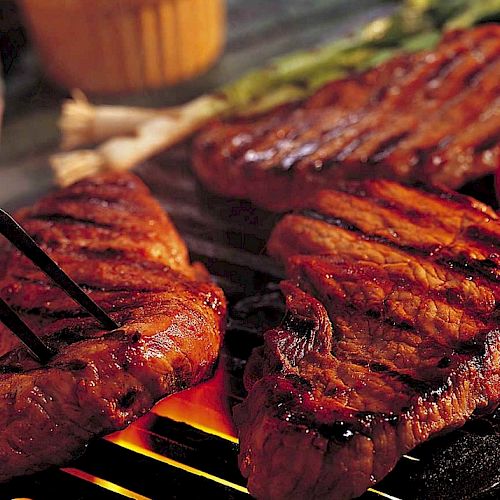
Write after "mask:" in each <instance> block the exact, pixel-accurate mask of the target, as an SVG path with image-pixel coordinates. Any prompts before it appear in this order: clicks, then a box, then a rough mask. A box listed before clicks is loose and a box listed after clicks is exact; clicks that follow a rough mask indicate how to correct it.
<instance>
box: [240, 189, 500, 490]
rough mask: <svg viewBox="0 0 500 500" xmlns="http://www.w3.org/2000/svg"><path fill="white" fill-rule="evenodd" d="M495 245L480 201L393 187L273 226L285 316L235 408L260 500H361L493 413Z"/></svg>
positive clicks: (498, 226)
mask: <svg viewBox="0 0 500 500" xmlns="http://www.w3.org/2000/svg"><path fill="white" fill-rule="evenodd" d="M499 245H500V222H499V220H498V217H497V216H496V214H495V213H494V212H493V211H492V210H491V209H489V208H488V207H486V206H485V205H483V204H481V203H479V202H476V201H475V200H472V199H470V198H467V197H464V196H461V195H457V194H455V193H452V192H446V191H441V190H438V189H434V188H432V189H431V188H427V189H426V190H419V189H416V188H413V187H408V186H403V185H401V184H398V183H396V182H393V181H387V180H377V181H365V182H363V183H361V184H356V185H355V186H349V187H348V188H347V187H346V188H345V189H344V190H338V191H333V190H330V191H321V192H319V194H318V196H317V197H316V198H315V199H314V200H310V201H308V202H307V203H306V204H305V206H304V207H303V208H302V209H301V210H300V211H299V212H297V213H293V214H289V215H286V216H285V217H284V218H283V219H282V220H281V221H280V222H279V223H278V224H277V226H276V228H275V229H274V231H273V234H272V235H271V238H270V241H269V252H270V253H271V254H272V255H273V256H275V257H276V258H278V259H279V260H280V261H281V262H282V263H283V264H284V265H285V267H286V271H287V276H288V279H289V281H287V282H285V283H284V284H283V285H282V289H283V293H284V295H285V297H286V301H287V309H288V312H287V315H286V317H285V320H284V321H283V323H282V324H281V325H279V326H278V327H277V328H275V329H274V330H271V331H269V332H267V333H266V334H265V343H264V346H263V347H262V348H260V349H258V350H256V351H255V352H254V354H253V355H252V357H251V359H250V361H249V363H248V366H247V369H246V372H245V384H246V386H247V389H248V390H249V395H248V397H247V399H246V400H245V402H244V403H243V404H242V405H241V406H240V407H239V408H237V410H236V421H237V424H238V426H239V432H240V443H241V444H240V446H241V452H240V466H241V470H242V472H243V474H244V475H245V476H247V477H248V480H249V483H248V487H249V490H250V491H251V492H252V493H253V494H254V495H255V496H256V497H257V498H263V499H267V498H269V499H271V498H272V499H276V498H287V499H290V498H296V499H301V498H325V499H326V498H335V499H346V498H351V497H356V496H358V495H361V494H362V493H363V492H364V491H365V490H366V488H368V487H370V486H371V485H373V484H374V483H376V482H377V481H379V480H380V479H382V478H383V477H384V476H385V475H386V474H387V473H388V472H389V471H390V470H391V469H392V468H393V467H394V465H395V464H396V462H397V461H398V459H399V458H400V457H401V455H403V454H405V453H407V452H409V451H410V450H411V449H412V448H414V447H415V446H417V445H418V444H419V443H422V442H423V441H425V440H427V439H428V438H430V437H432V436H434V435H436V434H439V433H442V432H445V431H450V430H452V429H454V428H456V427H458V426H461V425H462V424H463V423H464V422H465V421H466V420H467V419H468V418H470V417H471V416H472V415H473V414H478V413H482V412H487V411H490V410H492V409H493V408H495V407H496V406H497V404H498V402H499V398H500V385H499V378H500V330H499V317H498V300H499V297H500V283H499V278H500V268H499V263H500V255H499V254H498V249H499Z"/></svg>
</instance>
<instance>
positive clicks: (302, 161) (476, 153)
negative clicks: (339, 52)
mask: <svg viewBox="0 0 500 500" xmlns="http://www.w3.org/2000/svg"><path fill="white" fill-rule="evenodd" d="M499 74H500V25H498V24H491V25H482V26H479V27H476V28H473V29H470V30H467V31H451V32H448V33H446V35H445V36H444V38H443V40H442V41H441V43H440V44H439V46H438V47H437V48H436V49H435V50H433V51H425V52H420V53H415V54H409V55H399V56H396V57H395V58H393V59H391V60H389V61H387V62H385V63H383V64H381V65H380V66H378V67H376V68H374V69H370V70H367V71H365V72H364V73H361V74H355V75H352V76H349V77H347V78H344V79H341V80H336V81H333V82H331V83H329V84H327V85H325V86H324V87H323V88H321V89H320V90H318V91H317V92H316V94H314V95H313V96H312V97H310V98H309V99H307V100H305V101H303V102H300V103H298V104H292V105H287V106H281V107H279V108H277V109H275V110H273V111H271V112H269V113H266V114H265V115H263V116H261V117H252V118H247V119H240V120H229V121H219V122H215V123H212V124H211V125H209V126H208V127H207V128H206V129H205V131H203V132H202V133H201V134H200V135H199V136H198V138H197V140H196V144H195V152H194V156H193V163H194V167H195V170H196V172H197V174H198V176H199V177H200V179H201V180H202V181H203V182H204V183H205V184H206V185H207V186H208V187H209V188H210V189H212V190H213V191H215V192H217V193H220V194H222V195H226V196H231V197H238V198H247V199H250V200H251V201H253V202H254V203H255V204H257V205H261V206H263V207H266V208H268V209H271V210H276V211H285V210H289V209H291V208H294V207H296V206H297V205H300V203H301V200H302V199H303V197H304V196H305V195H306V194H308V193H312V192H315V191H317V190H319V189H322V188H331V187H337V186H338V185H339V184H340V183H342V182H343V181H345V180H360V179H366V178H376V177H383V178H389V179H395V180H402V181H412V182H413V181H422V182H425V183H427V184H442V185H445V186H448V187H452V188H458V187H460V186H462V185H463V184H465V183H466V182H468V181H471V180H473V179H477V178H479V177H482V176H484V175H485V174H487V173H491V172H494V171H495V169H496V167H498V166H499V165H500V80H499V78H498V75H499Z"/></svg>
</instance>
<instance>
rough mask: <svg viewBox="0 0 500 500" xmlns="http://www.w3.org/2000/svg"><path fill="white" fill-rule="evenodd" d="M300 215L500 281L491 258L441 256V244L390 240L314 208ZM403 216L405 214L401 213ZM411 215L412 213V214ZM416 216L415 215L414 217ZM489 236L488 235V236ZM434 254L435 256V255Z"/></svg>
mask: <svg viewBox="0 0 500 500" xmlns="http://www.w3.org/2000/svg"><path fill="white" fill-rule="evenodd" d="M298 213H299V215H302V216H303V217H307V218H310V219H314V220H318V221H321V222H324V223H326V224H329V225H332V226H336V227H339V228H342V229H345V230H347V231H351V232H353V233H356V234H359V235H360V236H361V237H362V238H363V239H365V240H367V241H373V242H377V243H382V244H384V245H387V246H390V247H393V248H398V249H400V250H404V251H405V252H407V253H409V254H414V255H421V256H424V257H431V256H432V258H433V260H435V261H436V262H437V263H440V264H442V265H445V266H448V267H450V268H455V267H457V268H460V269H462V270H463V271H466V272H467V274H468V275H469V276H471V277H482V278H485V279H487V280H489V281H493V282H500V276H499V275H498V274H497V273H495V270H496V266H497V264H496V262H495V261H493V260H491V259H470V258H469V257H468V256H463V255H456V256H454V257H453V258H450V257H448V256H446V257H440V255H439V254H440V252H442V248H441V247H440V246H439V245H435V246H434V248H429V247H422V248H418V247H412V246H410V245H405V244H401V243H398V242H395V241H391V240H388V239H387V238H384V237H383V236H379V235H374V234H369V233H366V232H364V231H362V230H361V229H360V228H359V227H357V226H356V225H354V224H352V223H350V222H348V221H346V220H344V219H342V218H339V217H331V216H328V215H325V214H323V213H321V212H318V211H316V210H312V209H303V210H301V211H300V212H298ZM401 215H402V216H403V214H401ZM410 215H411V214H410ZM413 218H414V217H413ZM486 238H487V237H486ZM433 254H434V256H433Z"/></svg>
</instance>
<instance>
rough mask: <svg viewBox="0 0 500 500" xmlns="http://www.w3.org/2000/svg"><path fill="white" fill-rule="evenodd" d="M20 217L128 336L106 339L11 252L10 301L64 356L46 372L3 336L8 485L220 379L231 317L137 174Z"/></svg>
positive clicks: (80, 189) (92, 183)
mask: <svg viewBox="0 0 500 500" xmlns="http://www.w3.org/2000/svg"><path fill="white" fill-rule="evenodd" d="M18 219H19V220H20V222H21V223H22V224H23V226H24V227H25V228H26V230H27V231H28V232H29V233H30V234H31V235H33V237H34V238H35V239H36V240H37V241H38V242H39V243H40V244H41V245H42V246H43V247H44V248H45V249H46V251H47V252H48V253H49V254H51V256H52V257H53V258H54V259H55V260H56V261H57V262H58V263H59V265H60V266H61V267H62V268H63V269H64V270H65V271H66V272H67V273H68V274H69V275H70V276H71V277H73V278H74V279H75V280H76V281H77V282H78V283H79V284H80V285H81V286H83V287H84V289H85V290H86V291H87V292H88V293H89V294H90V295H91V296H92V298H93V299H94V300H95V301H96V302H97V303H98V304H100V305H101V306H102V307H103V308H104V309H105V310H106V311H108V312H109V313H110V315H111V316H112V317H113V319H114V320H115V321H116V322H117V323H118V324H119V325H120V329H118V330H115V331H113V332H107V331H103V330H102V327H101V326H100V325H99V324H98V323H97V322H96V321H95V320H94V319H93V318H91V317H89V316H88V314H86V312H85V311H83V310H81V309H80V308H79V306H77V305H76V304H75V303H74V302H73V301H72V300H71V299H70V298H68V297H67V296H66V295H65V294H64V293H63V292H62V290H60V289H59V288H58V287H57V286H55V285H54V284H53V283H52V282H51V281H50V280H49V279H48V278H47V277H46V276H45V275H43V274H42V273H41V272H40V271H38V269H35V268H34V267H33V265H32V264H31V263H30V262H29V261H27V260H26V259H25V258H24V257H22V256H21V255H20V254H19V253H18V252H17V251H13V250H10V251H9V253H8V254H7V255H6V268H5V274H4V276H3V278H2V280H1V282H0V287H1V290H0V295H1V296H2V297H3V298H5V300H7V301H8V302H9V303H10V304H11V305H12V306H13V307H14V308H15V309H16V310H17V311H19V312H20V313H21V315H22V316H23V318H24V319H25V320H26V321H27V322H28V323H29V324H31V325H32V327H33V329H34V330H35V332H37V333H38V334H39V335H40V336H42V337H43V339H44V341H45V342H46V343H47V344H48V345H49V346H50V347H51V348H52V349H53V350H54V351H55V352H56V355H55V356H54V357H53V358H52V359H51V360H50V361H49V363H47V364H46V365H40V364H38V363H37V362H35V361H34V360H33V359H32V358H30V357H29V355H28V353H27V351H26V349H25V348H24V347H22V346H20V345H19V343H18V341H17V339H16V338H15V337H14V336H13V335H12V334H11V333H10V332H9V331H8V330H6V329H5V328H3V327H2V328H1V329H0V350H1V353H2V354H3V356H2V357H1V358H0V398H1V399H2V401H3V402H2V405H1V406H0V482H1V481H6V480H8V479H10V478H12V477H14V476H18V475H23V474H27V473H31V472H35V471H37V470H41V469H44V468H46V467H48V466H50V465H54V464H62V463H64V462H66V461H68V460H69V459H71V458H74V457H75V455H76V454H78V453H80V452H81V451H82V449H83V448H84V446H85V444H86V443H87V441H88V440H89V439H91V438H92V437H94V436H98V435H101V434H104V433H108V432H111V431H114V430H117V429H121V428H123V427H124V426H126V425H127V424H128V423H130V422H131V421H132V420H134V419H135V418H137V417H138V416H140V415H142V414H143V413H145V412H146V411H147V410H149V409H150V408H151V407H152V406H153V404H154V403H155V402H156V401H158V400H159V399H160V398H162V397H163V396H166V395H168V394H171V393H173V392H175V391H178V390H181V389H184V388H186V387H188V386H190V385H193V384H196V383H198V382H200V381H202V380H203V379H205V378H207V377H209V376H210V374H211V373H212V368H213V366H214V363H215V361H216V359H217V356H218V352H219V347H220V344H221V341H222V334H223V328H224V321H225V299H224V296H223V294H222V291H221V290H220V289H219V288H217V287H216V286H214V285H213V284H211V283H210V282H209V280H208V276H207V274H206V272H205V271H204V269H203V268H202V267H201V266H192V265H190V263H189V260H188V255H187V249H186V247H185V245H184V243H183V242H182V240H181V239H180V237H179V235H178V234H177V232H176V230H175V229H174V227H173V226H172V223H171V222H170V220H169V219H168V217H167V216H166V215H165V214H164V212H163V211H162V209H161V207H160V206H159V205H158V203H157V202H156V201H155V200H153V198H152V197H151V195H150V193H149V191H148V190H147V188H146V187H145V186H144V184H143V183H142V182H141V181H140V180H139V179H138V178H137V177H135V176H133V175H130V174H109V175H102V176H99V177H94V178H89V179H87V180H84V181H81V182H79V183H77V184H75V185H73V186H70V187H69V188H66V189H64V190H62V191H59V192H56V193H55V194H53V195H50V196H48V197H46V198H45V199H43V200H41V201H40V202H39V203H37V204H36V205H35V206H34V207H33V208H31V209H28V210H24V211H22V212H20V213H19V214H18ZM4 257H5V256H4Z"/></svg>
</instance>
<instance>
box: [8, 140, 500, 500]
mask: <svg viewBox="0 0 500 500" xmlns="http://www.w3.org/2000/svg"><path fill="white" fill-rule="evenodd" d="M187 158H188V155H187V147H186V146H183V147H178V148H176V149H174V150H173V151H171V152H169V153H168V155H165V156H164V157H162V158H161V159H160V160H158V161H157V162H154V163H153V162H152V163H149V164H146V165H143V166H142V167H141V168H140V170H139V174H140V175H141V176H142V177H143V179H144V180H145V181H146V183H147V184H148V185H149V186H150V187H151V188H152V190H153V192H154V194H155V196H157V197H158V199H159V200H160V202H161V203H162V205H163V206H164V207H165V209H166V210H167V211H168V212H169V213H170V216H171V217H172V219H173V220H174V222H175V224H176V225H177V227H178V229H179V230H180V232H181V233H182V235H183V237H184V238H185V240H186V242H187V243H188V246H189V248H190V250H191V255H192V258H193V260H198V261H201V262H203V263H204V264H205V265H206V266H207V268H208V269H209V271H210V273H211V274H212V276H213V278H214V280H215V281H216V282H217V283H219V284H220V285H221V286H222V287H223V288H224V290H225V292H226V295H227V296H228V299H229V303H230V312H231V319H230V321H229V325H228V333H227V335H226V342H225V348H224V351H223V353H222V356H221V359H220V362H219V366H218V368H217V371H216V374H215V377H214V378H213V379H212V380H210V381H208V382H206V383H204V384H202V385H200V386H198V387H196V388H193V389H190V390H188V391H185V392H183V393H182V394H180V395H175V396H172V397H170V398H168V399H166V400H164V401H163V402H161V403H159V404H158V405H157V406H156V407H155V408H154V409H153V411H152V412H150V413H149V414H147V415H146V416H144V417H143V418H141V419H139V420H138V421H137V422H135V423H133V424H132V425H131V426H130V427H129V428H128V429H126V430H125V431H122V432H120V433H115V434H113V435H112V436H108V437H106V438H104V439H99V440H96V441H94V442H93V443H91V444H90V445H89V447H88V450H87V452H86V453H85V455H83V456H82V457H81V458H79V459H78V460H76V461H74V463H72V464H70V465H69V466H68V467H66V468H63V469H59V470H57V469H53V470H50V471H48V472H45V473H41V474H37V475H35V476H32V477H30V478H23V479H21V480H15V481H12V482H11V483H9V484H7V485H4V486H2V487H1V488H0V497H1V498H15V497H17V498H19V497H24V498H33V499H41V498H51V499H53V498H72V499H82V500H87V499H95V498H103V499H105V500H106V499H108V498H109V499H123V498H136V499H141V500H142V499H148V498H178V499H187V498H189V499H197V498H200V499H201V498H203V499H206V498H217V499H228V500H231V499H235V500H238V499H248V498H249V495H248V492H247V490H246V488H245V480H244V479H243V478H242V477H241V475H240V473H239V471H238V467H237V439H236V437H235V435H236V434H235V429H234V427H233V424H232V422H231V418H230V411H231V410H230V409H231V407H232V406H233V405H234V404H237V403H238V402H240V401H241V400H242V398H243V397H244V389H243V386H242V382H241V376H242V372H243V369H244V365H245V359H246V358H247V357H248V355H249V353H250V351H251V349H252V348H253V347H254V346H256V345H258V343H259V341H260V338H259V332H260V331H261V330H262V323H268V324H272V323H276V322H277V321H279V319H280V317H281V316H282V308H281V307H280V305H279V304H280V299H279V297H280V295H279V292H278V291H277V286H276V284H277V282H278V281H279V279H280V278H281V270H280V269H279V268H278V267H277V266H276V264H275V263H274V261H272V260H271V259H270V258H269V257H267V256H266V255H265V253H264V250H265V242H266V240H267V236H268V234H269V231H270V229H271V228H272V227H273V225H274V223H275V222H276V218H277V217H276V216H275V215H273V214H269V213H266V212H263V211H260V210H258V209H256V208H254V207H252V206H251V205H250V204H248V203H246V202H236V201H234V202H233V201H231V202H227V201H225V200H220V199H218V198H216V197H213V196H211V195H208V194H207V193H205V192H204V191H203V190H201V189H199V188H198V186H197V183H196V181H195V179H194V177H193V176H192V174H191V173H190V170H189V166H188V160H187ZM497 420H498V422H497ZM499 430H500V418H498V417H495V415H494V416H493V417H490V418H489V419H487V420H486V419H478V420H476V421H474V422H470V423H469V424H467V425H466V426H465V428H464V429H461V430H459V431H455V432H453V433H451V434H449V435H447V436H445V437H442V438H438V439H435V440H433V441H432V442H430V443H426V444H424V445H422V446H421V447H419V448H418V449H417V450H415V451H414V452H412V454H411V455H406V456H404V457H403V458H402V459H401V460H400V462H399V464H398V465H397V467H396V469H395V470H394V471H393V472H392V473H391V474H390V475H389V476H388V477H387V478H386V479H385V480H384V481H382V482H381V483H380V484H378V485H377V486H376V487H375V488H374V489H372V490H369V491H368V492H367V493H366V494H365V495H364V496H363V498H364V499H365V500H369V499H375V498H379V499H381V498H388V499H393V500H397V499H403V498H404V499H409V498H415V499H417V498H419V499H424V498H434V499H437V498H456V499H460V498H462V499H469V498H471V499H472V498H497V497H498V493H499V492H500V488H499V486H498V485H499V482H500V437H499V436H498V435H497V431H499Z"/></svg>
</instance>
